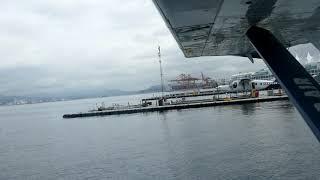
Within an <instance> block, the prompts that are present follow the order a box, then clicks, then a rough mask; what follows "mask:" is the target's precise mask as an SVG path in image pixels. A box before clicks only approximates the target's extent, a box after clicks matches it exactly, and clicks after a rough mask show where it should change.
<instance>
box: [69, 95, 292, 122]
mask: <svg viewBox="0 0 320 180" xmlns="http://www.w3.org/2000/svg"><path fill="white" fill-rule="evenodd" d="M279 100H288V96H286V95H282V96H266V97H258V98H245V99H229V100H223V101H221V100H215V101H213V100H212V101H200V102H199V101H197V102H191V103H181V104H175V105H164V106H149V107H140V108H127V109H117V110H106V111H95V112H87V113H76V114H65V115H63V118H79V117H93V116H107V115H119V114H132V113H144V112H155V111H167V110H176V109H188V108H201V107H209V106H221V105H231V104H247V103H256V102H267V101H279Z"/></svg>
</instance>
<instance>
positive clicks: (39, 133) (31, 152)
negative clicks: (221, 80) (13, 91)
mask: <svg viewBox="0 0 320 180" xmlns="http://www.w3.org/2000/svg"><path fill="white" fill-rule="evenodd" d="M139 98H140V97H139V96H130V97H112V98H105V99H88V100H78V101H70V102H58V103H46V104H36V105H25V106H10V107H0V124H1V125H0V179H108V178H110V179H133V180H135V179H136V180H141V179H320V153H319V149H320V145H319V143H318V142H317V140H316V139H315V138H314V137H313V135H312V133H311V132H310V130H309V129H308V127H307V126H306V124H305V122H304V121H303V120H302V118H301V117H300V115H299V114H298V113H297V111H296V110H295V108H294V107H293V106H292V105H291V104H290V103H289V102H287V101H282V102H270V103H259V104H249V105H234V106H224V107H222V106H221V107H208V108H201V109H188V110H179V111H168V112H165V113H147V114H131V115H121V116H117V115H115V116H105V117H94V118H80V119H62V118H61V117H62V115H63V114H64V113H71V112H80V111H86V110H88V109H90V108H93V107H94V106H95V103H96V102H101V101H105V102H118V103H126V102H127V99H130V101H137V100H138V99H139Z"/></svg>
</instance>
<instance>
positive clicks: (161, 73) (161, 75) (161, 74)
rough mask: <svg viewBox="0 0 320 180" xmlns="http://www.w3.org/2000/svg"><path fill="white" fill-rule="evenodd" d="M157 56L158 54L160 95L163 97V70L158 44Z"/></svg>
mask: <svg viewBox="0 0 320 180" xmlns="http://www.w3.org/2000/svg"><path fill="white" fill-rule="evenodd" d="M158 56H159V64H160V77H161V93H162V97H163V72H162V64H161V49H160V45H159V46H158Z"/></svg>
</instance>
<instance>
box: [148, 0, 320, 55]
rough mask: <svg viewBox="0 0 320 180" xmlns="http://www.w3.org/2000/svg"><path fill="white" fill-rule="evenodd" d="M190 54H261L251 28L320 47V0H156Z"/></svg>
mask: <svg viewBox="0 0 320 180" xmlns="http://www.w3.org/2000/svg"><path fill="white" fill-rule="evenodd" d="M153 1H154V4H155V5H156V7H157V8H158V10H159V12H160V13H161V15H162V17H163V19H164V20H165V22H166V24H167V26H168V28H169V29H170V31H171V33H172V34H173V35H174V37H175V39H176V41H177V42H178V44H179V46H180V48H181V50H182V51H183V53H184V55H185V56H186V57H198V56H222V55H236V56H249V55H250V56H255V54H256V53H255V51H254V48H253V47H252V46H251V44H250V42H249V41H248V39H247V37H246V36H245V33H246V31H247V30H248V29H249V27H251V26H252V25H257V26H260V27H263V28H265V29H268V30H270V31H271V32H272V33H273V34H274V35H275V36H276V37H277V39H279V40H280V41H281V42H282V44H283V45H284V46H286V47H291V46H294V45H298V44H305V43H309V42H310V43H312V44H314V45H315V46H316V47H317V48H318V49H319V47H320V45H319V41H320V0H308V1H303V0H201V1H200V0H153Z"/></svg>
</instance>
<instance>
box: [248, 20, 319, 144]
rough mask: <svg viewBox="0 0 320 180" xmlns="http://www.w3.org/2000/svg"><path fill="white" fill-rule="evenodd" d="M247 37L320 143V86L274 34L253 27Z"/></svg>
mask: <svg viewBox="0 0 320 180" xmlns="http://www.w3.org/2000/svg"><path fill="white" fill-rule="evenodd" d="M246 35H247V37H248V38H249V40H250V42H251V44H252V45H253V46H254V48H255V49H256V51H257V52H258V53H259V55H260V57H262V58H263V60H264V62H265V63H266V64H267V66H268V67H269V69H270V70H271V71H272V73H273V74H274V76H275V77H276V78H277V80H278V81H279V83H280V84H281V86H282V88H284V89H285V91H286V93H287V94H288V96H289V99H290V100H291V101H292V102H293V104H294V105H295V107H296V108H297V109H298V110H299V112H300V114H301V115H302V117H303V118H304V120H305V121H306V123H307V124H308V125H309V127H310V128H311V130H312V132H313V133H314V135H315V136H316V137H317V139H318V141H320V85H319V84H318V83H317V82H316V81H315V79H314V78H313V77H312V76H311V75H310V74H309V73H308V72H307V71H306V70H305V69H304V67H303V66H302V65H301V64H300V63H299V62H298V61H297V60H296V59H295V58H294V57H293V56H292V55H291V54H290V52H289V51H288V50H287V49H286V48H285V47H284V46H283V45H282V44H281V43H280V42H279V41H278V40H277V39H276V38H275V37H274V36H273V35H272V34H271V32H269V31H268V30H265V29H263V28H260V27H256V26H252V27H251V28H250V29H249V30H248V31H247V33H246Z"/></svg>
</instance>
